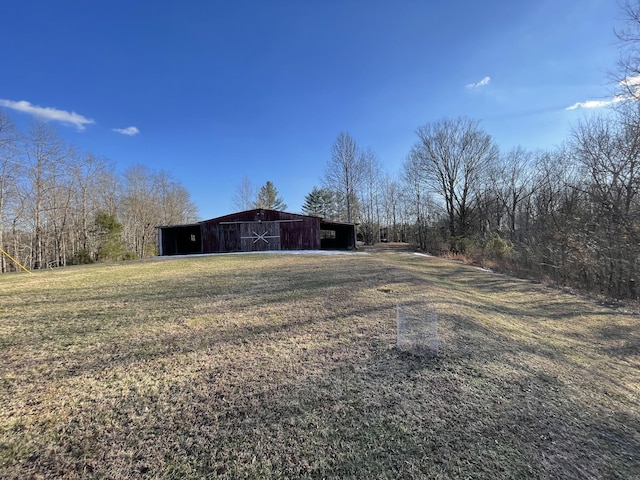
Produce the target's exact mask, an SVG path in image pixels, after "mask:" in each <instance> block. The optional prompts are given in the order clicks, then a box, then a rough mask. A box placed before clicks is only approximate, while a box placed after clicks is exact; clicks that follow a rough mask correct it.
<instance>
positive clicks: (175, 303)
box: [0, 252, 640, 479]
mask: <svg viewBox="0 0 640 480" xmlns="http://www.w3.org/2000/svg"><path fill="white" fill-rule="evenodd" d="M398 302H405V303H411V302H429V303H430V304H434V305H435V306H436V308H437V310H438V315H439V333H440V338H441V345H440V355H439V356H438V357H437V358H434V359H428V358H420V357H414V356H411V355H408V354H403V353H401V352H399V351H397V349H396V348H395V306H396V304H397V303H398ZM639 320H640V319H639V318H638V316H633V315H630V314H625V313H623V312H620V311H617V310H613V309H607V308H604V307H600V306H598V305H596V304H595V303H593V302H589V301H588V300H584V299H581V298H579V297H576V296H570V295H566V294H563V293H560V292H558V291H555V290H552V289H548V288H545V287H543V286H540V285H535V284H532V283H529V282H524V281H519V280H516V279H513V278H509V277H505V276H499V275H493V274H490V273H487V272H484V271H481V270H479V269H475V268H473V267H469V266H465V265H460V264H455V263H451V262H446V261H443V260H439V259H435V258H429V257H424V256H418V255H413V254H411V253H385V252H379V253H372V254H369V255H341V256H330V257H328V256H316V255H296V256H286V255H248V256H234V255H229V256H213V257H197V258H189V259H156V260H153V261H146V262H135V263H127V264H118V265H98V266H90V267H82V268H67V269H61V270H56V271H48V272H38V273H36V274H34V275H26V274H22V275H17V274H16V275H6V276H2V277H0V335H1V336H0V351H1V353H2V362H1V364H0V406H1V407H2V408H1V410H0V477H2V478H21V479H22V478H53V477H62V478H176V479H177V478H304V477H312V478H594V479H595V478H620V479H623V478H624V479H628V478H634V477H635V478H637V477H638V472H640V404H639V395H640V390H639V385H640V369H639V367H640V346H639V339H638V322H639Z"/></svg>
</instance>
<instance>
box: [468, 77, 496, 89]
mask: <svg viewBox="0 0 640 480" xmlns="http://www.w3.org/2000/svg"><path fill="white" fill-rule="evenodd" d="M490 81H491V77H483V78H482V79H481V80H480V81H479V82H476V83H467V84H466V85H465V87H466V88H480V87H484V86H485V85H488V84H489V82H490Z"/></svg>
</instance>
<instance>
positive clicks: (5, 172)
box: [0, 112, 21, 273]
mask: <svg viewBox="0 0 640 480" xmlns="http://www.w3.org/2000/svg"><path fill="white" fill-rule="evenodd" d="M16 142H17V131H16V128H15V126H14V125H13V122H11V120H10V119H9V117H6V116H5V115H3V114H2V112H0V248H2V249H4V248H5V239H4V231H5V222H6V220H7V216H6V212H7V208H8V206H9V204H10V202H12V201H13V200H14V199H15V197H16V193H17V191H16V183H17V179H18V176H19V173H20V167H21V166H20V164H19V163H17V162H16V160H15V158H16V156H17V151H16V147H15V144H16ZM6 271H7V263H6V258H5V256H4V255H3V254H1V253H0V273H3V272H6Z"/></svg>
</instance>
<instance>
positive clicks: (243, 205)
mask: <svg viewBox="0 0 640 480" xmlns="http://www.w3.org/2000/svg"><path fill="white" fill-rule="evenodd" d="M255 199H256V189H255V187H254V186H253V185H252V184H251V181H250V180H249V177H247V176H245V177H243V178H242V181H241V182H240V183H239V184H238V186H237V187H236V191H235V192H234V194H233V198H232V199H231V204H232V206H233V208H234V209H235V210H238V211H244V210H250V209H252V208H253V204H254V202H255Z"/></svg>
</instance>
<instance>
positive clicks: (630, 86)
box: [566, 74, 640, 110]
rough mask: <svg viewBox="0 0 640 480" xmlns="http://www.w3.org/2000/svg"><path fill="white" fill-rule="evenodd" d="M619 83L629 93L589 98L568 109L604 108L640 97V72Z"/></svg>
mask: <svg viewBox="0 0 640 480" xmlns="http://www.w3.org/2000/svg"><path fill="white" fill-rule="evenodd" d="M618 85H620V86H621V87H623V88H624V89H625V91H626V92H629V94H627V95H616V96H614V97H612V98H609V99H607V100H587V101H586V102H576V103H574V104H573V105H571V106H570V107H567V108H566V110H577V109H578V108H587V109H588V108H604V107H608V106H609V105H614V104H616V103H619V102H624V101H627V100H638V99H640V74H639V75H635V76H633V77H627V78H625V79H624V80H621V81H620V82H619V83H618Z"/></svg>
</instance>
